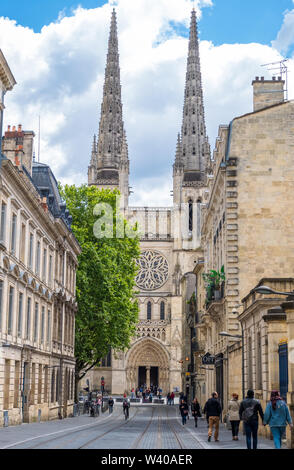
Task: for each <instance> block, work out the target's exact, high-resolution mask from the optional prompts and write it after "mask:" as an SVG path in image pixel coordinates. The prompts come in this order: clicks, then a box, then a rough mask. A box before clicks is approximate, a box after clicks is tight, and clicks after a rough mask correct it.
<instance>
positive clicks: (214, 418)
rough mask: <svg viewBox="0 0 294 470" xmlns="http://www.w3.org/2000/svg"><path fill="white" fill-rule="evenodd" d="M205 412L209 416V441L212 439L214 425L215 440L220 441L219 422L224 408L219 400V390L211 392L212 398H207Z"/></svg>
mask: <svg viewBox="0 0 294 470" xmlns="http://www.w3.org/2000/svg"><path fill="white" fill-rule="evenodd" d="M203 412H204V413H206V417H207V418H208V425H209V427H208V442H210V441H211V436H212V431H213V428H214V427H215V431H214V440H215V442H218V441H219V439H218V435H219V422H220V415H221V412H222V409H221V405H220V402H219V400H218V393H217V392H213V393H212V394H211V398H209V400H207V402H206V403H205V406H204V410H203Z"/></svg>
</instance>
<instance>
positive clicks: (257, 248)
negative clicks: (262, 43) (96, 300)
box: [195, 77, 294, 411]
mask: <svg viewBox="0 0 294 470" xmlns="http://www.w3.org/2000/svg"><path fill="white" fill-rule="evenodd" d="M252 85H253V107H254V110H253V112H251V113H248V114H246V115H243V116H240V117H236V118H235V119H233V120H232V122H231V123H230V125H228V126H220V128H219V135H218V138H217V141H216V146H215V150H214V153H213V160H212V174H211V175H208V177H207V191H206V192H205V203H206V207H205V208H204V209H203V212H202V216H203V223H202V227H201V239H202V246H203V250H204V260H205V262H204V272H205V273H207V272H208V271H209V270H210V269H216V270H220V268H221V266H224V270H225V275H226V280H225V283H224V284H223V286H222V289H221V290H220V291H219V292H218V295H215V296H212V297H210V298H209V299H207V298H206V300H204V302H203V301H202V304H201V305H200V306H199V313H200V315H199V318H198V321H197V324H196V325H195V326H196V327H197V329H198V330H199V331H201V335H204V337H205V352H206V353H207V352H208V353H210V354H211V355H213V356H214V357H215V364H214V366H212V367H210V368H207V369H211V370H206V379H205V381H206V386H207V393H206V397H205V398H207V396H208V395H209V393H211V391H212V390H213V389H216V390H217V391H218V392H219V394H220V396H221V400H222V404H223V407H224V411H226V406H227V400H228V398H229V397H230V395H231V393H232V392H237V393H239V396H242V373H241V370H242V342H241V339H240V340H238V336H240V335H241V328H240V322H239V318H238V314H241V307H242V304H241V300H242V299H243V298H244V297H245V296H246V295H247V294H248V293H249V292H250V291H251V289H252V288H253V287H254V286H256V284H257V283H258V282H259V280H260V279H261V278H262V277H267V278H271V279H276V278H282V279H285V278H291V276H292V274H293V260H292V255H291V253H292V251H293V230H292V226H291V220H292V212H293V204H291V194H292V190H291V188H292V186H293V181H294V171H293V164H292V160H293V144H294V134H293V112H294V102H293V101H285V100H284V85H285V84H284V82H283V80H282V79H281V78H280V77H279V78H278V79H276V78H275V77H274V78H273V79H272V80H264V78H263V77H262V78H261V79H260V78H258V77H256V79H255V80H254V81H253V83H252ZM255 321H256V320H254V322H255ZM248 331H251V330H250V329H249V330H248ZM224 332H225V333H227V334H229V335H230V336H227V335H226V336H225V335H223V333H224ZM250 336H251V333H249V338H250ZM252 341H253V339H252ZM248 350H249V351H250V350H251V349H250V346H249V349H248ZM244 353H245V365H246V360H247V359H246V351H245V352H244ZM245 367H246V366H245ZM199 371H200V369H199V370H198V371H197V372H199ZM250 384H252V382H250V381H249V382H248V381H247V379H246V378H245V384H244V387H246V386H247V385H250ZM253 386H256V384H255V383H253ZM258 393H259V392H258ZM260 393H261V395H262V397H263V399H264V400H265V399H266V395H267V394H268V389H266V388H263V389H262V392H260ZM267 399H268V396H267Z"/></svg>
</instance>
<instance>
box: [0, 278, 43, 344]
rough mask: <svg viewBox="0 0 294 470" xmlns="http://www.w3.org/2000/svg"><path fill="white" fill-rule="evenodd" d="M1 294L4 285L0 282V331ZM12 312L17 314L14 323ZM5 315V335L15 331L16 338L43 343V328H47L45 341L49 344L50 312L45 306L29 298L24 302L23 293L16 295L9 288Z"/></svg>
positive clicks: (1, 319) (1, 314)
mask: <svg viewBox="0 0 294 470" xmlns="http://www.w3.org/2000/svg"><path fill="white" fill-rule="evenodd" d="M3 292H4V283H3V281H2V280H0V331H2V322H3ZM14 312H16V313H17V315H16V322H15V323H14ZM7 314H8V315H7V319H6V328H4V329H3V330H4V331H7V334H9V335H12V334H14V333H15V331H16V335H17V336H18V337H24V338H25V339H27V340H31V339H33V341H35V342H38V341H40V342H41V343H44V341H45V328H46V326H47V328H46V331H47V336H46V341H47V342H48V343H49V341H50V337H51V310H50V309H46V308H45V306H40V304H39V302H35V303H33V300H32V298H31V297H28V298H27V299H26V302H25V301H24V293H23V292H19V293H18V295H17V294H16V290H15V287H13V286H10V287H9V291H8V308H7ZM14 325H15V326H14ZM15 328H16V330H15ZM23 328H24V330H23Z"/></svg>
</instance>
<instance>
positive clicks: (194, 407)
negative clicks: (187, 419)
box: [191, 397, 201, 428]
mask: <svg viewBox="0 0 294 470" xmlns="http://www.w3.org/2000/svg"><path fill="white" fill-rule="evenodd" d="M191 412H192V416H193V418H194V421H195V428H197V426H198V418H201V411H200V404H199V403H198V400H197V398H196V397H195V398H194V400H193V401H192V403H191Z"/></svg>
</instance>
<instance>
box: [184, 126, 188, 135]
mask: <svg viewBox="0 0 294 470" xmlns="http://www.w3.org/2000/svg"><path fill="white" fill-rule="evenodd" d="M184 135H187V127H185V129H184Z"/></svg>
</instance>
